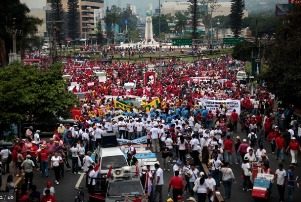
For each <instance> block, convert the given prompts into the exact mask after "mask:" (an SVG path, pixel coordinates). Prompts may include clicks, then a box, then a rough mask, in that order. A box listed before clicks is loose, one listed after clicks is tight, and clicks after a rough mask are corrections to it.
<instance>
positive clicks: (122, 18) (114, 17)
mask: <svg viewBox="0 0 301 202" xmlns="http://www.w3.org/2000/svg"><path fill="white" fill-rule="evenodd" d="M104 22H105V25H106V32H107V33H106V34H107V38H108V39H110V40H111V41H113V40H115V39H114V34H118V33H116V31H118V32H120V33H124V34H127V35H128V36H131V37H129V40H133V41H137V40H138V39H137V38H136V37H139V34H138V36H137V34H136V33H137V32H138V28H137V25H138V17H137V16H136V15H134V14H133V13H132V10H131V9H130V8H129V7H127V8H126V9H124V10H122V9H121V8H119V7H117V6H116V5H113V6H112V7H111V8H109V7H107V9H106V17H105V19H104ZM116 28H118V30H117V29H116ZM126 31H127V32H128V33H126ZM130 34H134V35H130ZM134 37H135V38H134Z"/></svg>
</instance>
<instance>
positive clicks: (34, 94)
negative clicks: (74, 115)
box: [0, 63, 77, 123]
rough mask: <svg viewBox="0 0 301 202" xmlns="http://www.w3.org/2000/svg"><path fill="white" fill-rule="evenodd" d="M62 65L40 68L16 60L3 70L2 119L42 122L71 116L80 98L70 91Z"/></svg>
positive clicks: (0, 72)
mask: <svg viewBox="0 0 301 202" xmlns="http://www.w3.org/2000/svg"><path fill="white" fill-rule="evenodd" d="M61 68H62V66H61V65H58V64H56V65H52V66H51V67H50V68H49V69H37V68H36V67H32V66H23V65H21V64H18V63H15V64H12V65H9V66H7V67H4V68H2V69H0V117H1V118H0V122H1V123H17V122H19V121H29V122H34V121H36V122H39V121H50V120H55V119H57V118H58V117H60V116H62V117H69V112H70V108H71V107H72V106H73V105H74V104H76V102H77V101H76V97H75V96H74V95H73V94H72V93H69V92H67V90H66V83H65V81H64V80H63V78H62V73H61V72H62V71H61V70H62V69H61Z"/></svg>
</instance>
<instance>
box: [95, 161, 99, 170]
mask: <svg viewBox="0 0 301 202" xmlns="http://www.w3.org/2000/svg"><path fill="white" fill-rule="evenodd" d="M99 168H100V162H99V163H97V164H96V165H95V167H94V171H95V172H98V171H99Z"/></svg>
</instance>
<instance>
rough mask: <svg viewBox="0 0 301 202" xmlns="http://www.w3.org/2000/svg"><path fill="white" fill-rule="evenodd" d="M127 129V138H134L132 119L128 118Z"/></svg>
mask: <svg viewBox="0 0 301 202" xmlns="http://www.w3.org/2000/svg"><path fill="white" fill-rule="evenodd" d="M127 131H128V138H129V139H130V140H133V139H135V138H136V137H135V136H136V135H135V134H134V123H133V120H132V119H130V121H129V123H127Z"/></svg>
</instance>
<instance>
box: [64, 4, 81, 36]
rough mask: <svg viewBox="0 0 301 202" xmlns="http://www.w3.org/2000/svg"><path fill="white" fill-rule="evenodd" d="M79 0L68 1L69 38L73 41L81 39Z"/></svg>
mask: <svg viewBox="0 0 301 202" xmlns="http://www.w3.org/2000/svg"><path fill="white" fill-rule="evenodd" d="M77 8H78V0H68V13H67V22H68V26H67V27H68V37H70V38H71V39H72V40H75V39H77V38H79V12H78V9H77Z"/></svg>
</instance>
